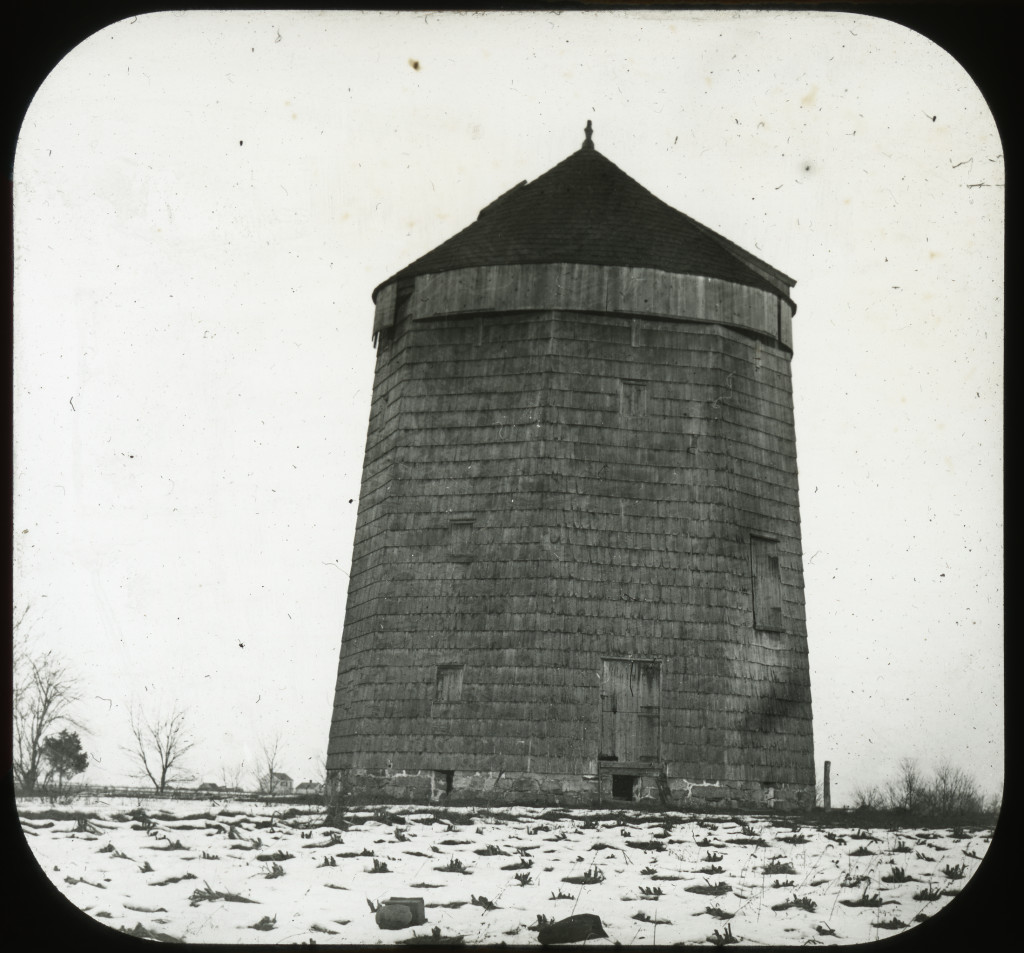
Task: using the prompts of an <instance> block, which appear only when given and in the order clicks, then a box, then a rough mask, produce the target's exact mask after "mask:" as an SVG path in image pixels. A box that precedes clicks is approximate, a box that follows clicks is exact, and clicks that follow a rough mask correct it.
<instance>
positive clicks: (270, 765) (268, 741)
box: [256, 734, 281, 794]
mask: <svg viewBox="0 0 1024 953" xmlns="http://www.w3.org/2000/svg"><path fill="white" fill-rule="evenodd" d="M280 761H281V735H280V734H275V735H274V736H273V737H271V738H264V739H263V740H262V741H261V742H260V750H259V754H258V755H257V756H256V790H257V791H258V792H259V793H260V794H273V793H274V776H275V775H277V774H279V773H280V772H279V771H278V768H279V767H280Z"/></svg>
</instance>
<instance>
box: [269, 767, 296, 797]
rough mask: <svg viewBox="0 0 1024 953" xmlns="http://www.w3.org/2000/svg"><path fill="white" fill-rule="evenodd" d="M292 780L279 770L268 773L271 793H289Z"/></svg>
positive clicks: (292, 783)
mask: <svg viewBox="0 0 1024 953" xmlns="http://www.w3.org/2000/svg"><path fill="white" fill-rule="evenodd" d="M294 783H295V782H294V781H292V779H291V778H290V777H289V776H288V775H287V774H283V773H282V772H280V771H273V772H271V775H270V793H271V794H291V793H292V787H293V785H294Z"/></svg>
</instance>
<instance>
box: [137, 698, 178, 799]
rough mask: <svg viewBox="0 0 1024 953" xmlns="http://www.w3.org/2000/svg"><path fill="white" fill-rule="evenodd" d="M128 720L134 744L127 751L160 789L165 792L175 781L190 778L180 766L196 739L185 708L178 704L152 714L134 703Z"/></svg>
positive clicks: (155, 786)
mask: <svg viewBox="0 0 1024 953" xmlns="http://www.w3.org/2000/svg"><path fill="white" fill-rule="evenodd" d="M128 723H129V726H130V729H131V734H132V743H131V744H130V745H129V746H128V747H126V748H125V751H126V752H127V753H128V754H129V755H130V756H131V757H132V758H133V759H134V761H135V763H136V764H138V765H139V767H141V768H142V771H143V774H144V775H145V777H147V778H149V780H150V782H151V783H152V784H153V787H154V788H156V790H157V791H160V792H163V791H165V790H166V789H167V785H168V784H171V783H173V782H175V781H186V780H189V776H188V775H185V774H182V772H181V765H182V762H183V761H184V759H185V755H187V754H188V753H189V751H191V750H192V749H193V748H194V747H195V745H196V742H195V739H194V738H193V737H192V733H191V731H190V729H189V726H188V718H187V715H186V713H185V710H184V709H183V708H181V707H179V706H178V705H177V704H175V705H174V706H173V707H172V708H171V710H170V712H168V713H160V714H156V715H151V714H148V713H146V712H145V711H143V710H142V708H141V707H139V706H133V707H132V708H130V709H129V711H128Z"/></svg>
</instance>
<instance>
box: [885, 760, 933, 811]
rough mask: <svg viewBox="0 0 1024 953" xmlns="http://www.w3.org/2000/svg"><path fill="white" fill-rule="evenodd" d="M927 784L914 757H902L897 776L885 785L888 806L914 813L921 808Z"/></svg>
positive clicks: (891, 808) (893, 809)
mask: <svg viewBox="0 0 1024 953" xmlns="http://www.w3.org/2000/svg"><path fill="white" fill-rule="evenodd" d="M926 787H927V785H926V782H925V778H924V775H923V774H922V773H921V769H920V768H919V767H918V766H917V761H916V760H915V759H914V758H901V759H900V763H899V767H898V770H897V774H896V777H895V778H894V779H893V780H892V781H890V782H889V783H888V784H887V785H886V786H885V795H886V800H887V802H888V804H887V807H888V808H889V809H890V810H892V811H907V812H909V813H913V812H914V811H917V810H920V808H921V807H922V805H923V798H924V794H925V789H926Z"/></svg>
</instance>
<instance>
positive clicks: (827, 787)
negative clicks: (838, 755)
mask: <svg viewBox="0 0 1024 953" xmlns="http://www.w3.org/2000/svg"><path fill="white" fill-rule="evenodd" d="M831 771H832V762H831V761H826V762H825V778H824V782H823V785H822V792H821V804H822V807H824V808H825V810H826V811H831V810H832V780H831V778H830V777H829V775H830V773H831Z"/></svg>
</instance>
